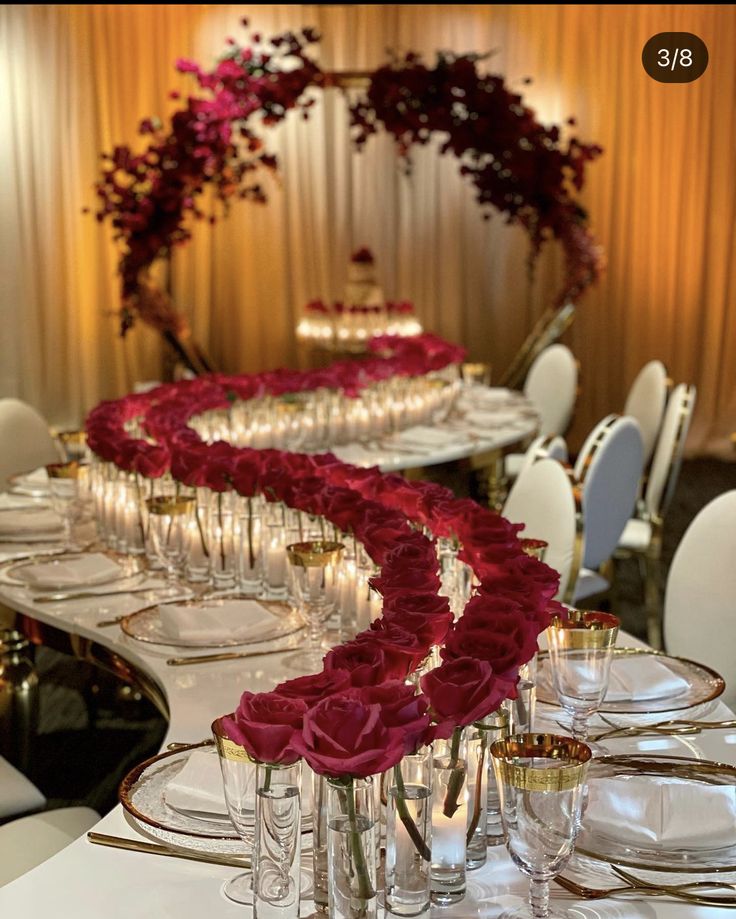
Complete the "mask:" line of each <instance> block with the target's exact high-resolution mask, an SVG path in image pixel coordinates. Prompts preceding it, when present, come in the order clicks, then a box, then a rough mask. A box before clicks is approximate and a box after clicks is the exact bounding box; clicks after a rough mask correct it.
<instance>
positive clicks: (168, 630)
mask: <svg viewBox="0 0 736 919" xmlns="http://www.w3.org/2000/svg"><path fill="white" fill-rule="evenodd" d="M158 612H159V616H160V618H161V628H162V631H163V632H164V634H165V635H167V636H168V637H169V638H171V640H172V641H181V640H187V641H198V640H200V639H201V640H221V639H227V638H233V639H240V640H241V641H248V640H249V639H252V638H255V637H257V636H258V635H260V634H261V633H262V632H263V628H264V626H268V625H270V624H271V623H272V622H273V621H274V617H273V615H272V614H271V613H269V611H268V610H267V609H266V608H265V607H263V606H261V604H260V603H256V602H255V600H228V599H223V600H206V601H202V603H200V604H197V605H196V606H175V605H174V604H167V603H163V604H161V605H160V606H159V608H158Z"/></svg>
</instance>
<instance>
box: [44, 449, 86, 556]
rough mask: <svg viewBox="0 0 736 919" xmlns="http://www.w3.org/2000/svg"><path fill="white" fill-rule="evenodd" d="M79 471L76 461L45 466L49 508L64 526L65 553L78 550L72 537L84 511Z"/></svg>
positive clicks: (80, 468)
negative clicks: (47, 478)
mask: <svg viewBox="0 0 736 919" xmlns="http://www.w3.org/2000/svg"><path fill="white" fill-rule="evenodd" d="M81 470H82V467H81V466H80V464H79V462H78V461H77V460H70V461H69V462H67V463H50V464H49V465H48V466H46V474H47V475H48V477H49V493H50V496H51V506H52V507H53V509H54V511H55V512H56V513H57V514H58V515H59V516H60V517H61V520H62V523H63V525H64V550H65V551H66V552H75V551H78V549H79V547H78V546H77V545H75V543H74V540H73V538H72V537H73V532H74V524H75V523H78V522H79V520H80V519H81V517H82V513H83V511H84V505H83V501H82V495H81V493H80V491H81V490H80V477H81Z"/></svg>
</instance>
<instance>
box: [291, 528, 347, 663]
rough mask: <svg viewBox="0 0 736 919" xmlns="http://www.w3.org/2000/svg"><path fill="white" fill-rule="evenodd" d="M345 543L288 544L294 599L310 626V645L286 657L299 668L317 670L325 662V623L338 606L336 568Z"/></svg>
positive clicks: (319, 540) (321, 541)
mask: <svg viewBox="0 0 736 919" xmlns="http://www.w3.org/2000/svg"><path fill="white" fill-rule="evenodd" d="M343 550H344V546H343V544H342V543H339V542H328V541H326V540H321V539H317V540H312V541H310V542H298V543H292V544H291V545H289V546H287V547H286V555H287V558H288V560H289V573H290V578H291V587H292V592H293V596H294V602H295V604H296V608H297V610H298V612H299V615H300V616H301V617H302V619H303V620H304V622H305V623H306V625H307V626H308V627H309V647H308V648H307V649H306V650H305V651H297V653H296V654H292V655H290V656H289V657H288V658H286V659H285V663H287V664H288V665H289V666H291V667H294V668H296V669H299V670H305V671H307V670H316V669H317V668H318V667H319V666H320V665H321V663H322V658H323V657H324V653H325V650H326V649H325V647H324V646H323V642H324V631H325V623H326V621H327V619H328V618H329V617H330V615H331V614H332V612H333V610H334V608H335V592H336V587H337V569H338V566H339V562H340V559H341V557H342V553H343Z"/></svg>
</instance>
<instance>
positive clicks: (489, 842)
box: [476, 703, 509, 846]
mask: <svg viewBox="0 0 736 919" xmlns="http://www.w3.org/2000/svg"><path fill="white" fill-rule="evenodd" d="M476 727H477V728H478V729H480V730H483V731H484V732H485V733H486V735H487V740H488V749H489V750H490V746H491V744H493V743H495V742H496V741H497V740H503V739H504V738H506V737H508V736H509V716H508V712H507V710H506V705H505V703H504V705H503V706H502V707H501V708H499V709H498V711H496V712H493V713H492V714H490V715H487V716H486V717H485V718H484V719H483V720H482V721H481V722H479V723H478V724H477V725H476ZM486 764H487V767H488V793H487V797H486V843H485V844H486V846H502V845H503V844H504V842H505V838H504V835H503V824H502V822H501V799H500V798H499V794H498V784H497V782H496V774H495V772H494V771H493V763H492V761H491V757H490V755H489V754H488V751H486Z"/></svg>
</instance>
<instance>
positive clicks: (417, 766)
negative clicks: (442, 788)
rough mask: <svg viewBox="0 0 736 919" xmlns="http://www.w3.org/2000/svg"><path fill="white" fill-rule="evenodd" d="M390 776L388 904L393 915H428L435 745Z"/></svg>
mask: <svg viewBox="0 0 736 919" xmlns="http://www.w3.org/2000/svg"><path fill="white" fill-rule="evenodd" d="M386 779H387V783H386V784H387V786H388V787H387V806H386V862H385V893H386V910H387V911H388V912H390V913H392V914H393V915H395V916H423V915H429V896H430V866H431V863H432V801H431V795H432V753H431V751H430V750H424V751H422V752H420V753H417V754H415V755H413V756H405V757H404V758H403V759H402V760H401V762H400V763H398V765H396V766H394V768H393V769H392V770H390V771H389V772H388V773H386Z"/></svg>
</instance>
